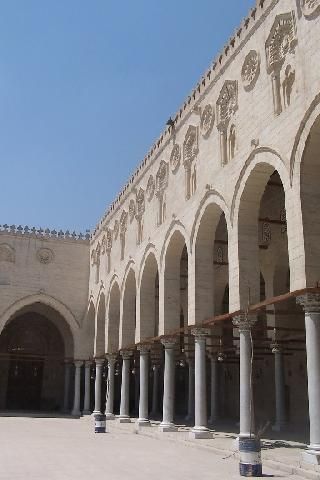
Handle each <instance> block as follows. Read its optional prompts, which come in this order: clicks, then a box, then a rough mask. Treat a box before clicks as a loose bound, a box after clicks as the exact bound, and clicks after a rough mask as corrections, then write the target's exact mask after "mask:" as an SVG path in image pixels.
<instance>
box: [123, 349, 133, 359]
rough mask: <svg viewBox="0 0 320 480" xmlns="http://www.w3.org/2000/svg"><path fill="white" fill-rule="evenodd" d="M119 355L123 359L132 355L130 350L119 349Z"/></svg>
mask: <svg viewBox="0 0 320 480" xmlns="http://www.w3.org/2000/svg"><path fill="white" fill-rule="evenodd" d="M120 355H121V357H122V359H123V360H129V359H130V358H131V357H132V351H131V350H121V352H120Z"/></svg>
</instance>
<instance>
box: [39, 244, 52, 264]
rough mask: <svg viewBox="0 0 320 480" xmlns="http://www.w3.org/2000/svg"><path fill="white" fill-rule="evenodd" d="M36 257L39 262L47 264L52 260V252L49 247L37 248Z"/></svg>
mask: <svg viewBox="0 0 320 480" xmlns="http://www.w3.org/2000/svg"><path fill="white" fill-rule="evenodd" d="M37 258H38V260H39V262H40V263H43V264H44V265H48V264H49V263H51V262H53V259H54V253H53V251H52V250H50V248H39V250H38V251H37Z"/></svg>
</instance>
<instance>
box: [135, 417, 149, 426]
mask: <svg viewBox="0 0 320 480" xmlns="http://www.w3.org/2000/svg"><path fill="white" fill-rule="evenodd" d="M136 425H138V426H139V427H150V426H151V423H150V420H148V419H147V418H138V420H137V421H136Z"/></svg>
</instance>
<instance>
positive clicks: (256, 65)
mask: <svg viewBox="0 0 320 480" xmlns="http://www.w3.org/2000/svg"><path fill="white" fill-rule="evenodd" d="M259 74H260V55H259V53H258V52H257V51H256V50H250V52H249V53H248V55H247V56H246V58H245V60H244V63H243V66H242V70H241V78H242V82H243V86H244V89H245V90H246V91H249V90H251V89H252V88H253V87H254V86H255V84H256V81H257V80H258V77H259Z"/></svg>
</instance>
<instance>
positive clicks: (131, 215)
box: [129, 199, 136, 223]
mask: <svg viewBox="0 0 320 480" xmlns="http://www.w3.org/2000/svg"><path fill="white" fill-rule="evenodd" d="M135 214H136V204H135V201H134V200H133V199H132V200H130V203H129V219H130V223H131V222H132V221H133V219H134V217H135Z"/></svg>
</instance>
